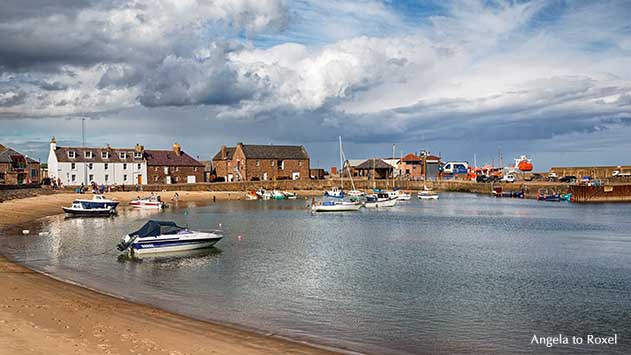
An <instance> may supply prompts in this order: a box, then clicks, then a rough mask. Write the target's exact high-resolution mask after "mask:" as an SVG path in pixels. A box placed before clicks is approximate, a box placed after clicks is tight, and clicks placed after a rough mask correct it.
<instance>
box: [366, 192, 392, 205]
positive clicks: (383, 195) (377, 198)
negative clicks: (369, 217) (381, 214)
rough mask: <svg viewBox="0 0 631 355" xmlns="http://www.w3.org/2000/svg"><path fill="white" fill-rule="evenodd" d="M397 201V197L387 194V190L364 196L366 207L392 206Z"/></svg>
mask: <svg viewBox="0 0 631 355" xmlns="http://www.w3.org/2000/svg"><path fill="white" fill-rule="evenodd" d="M397 201H398V198H397V197H396V196H393V195H391V194H388V193H387V192H379V193H376V194H370V195H368V196H366V202H364V206H365V207H366V208H382V207H394V206H395V205H396V204H397Z"/></svg>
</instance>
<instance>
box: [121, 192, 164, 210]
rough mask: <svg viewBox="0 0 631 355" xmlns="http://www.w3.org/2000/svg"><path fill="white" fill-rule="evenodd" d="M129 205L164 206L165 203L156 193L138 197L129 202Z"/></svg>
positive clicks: (142, 206)
mask: <svg viewBox="0 0 631 355" xmlns="http://www.w3.org/2000/svg"><path fill="white" fill-rule="evenodd" d="M129 205H130V206H132V207H134V208H157V209H160V208H164V207H166V204H165V203H164V202H163V201H162V200H161V199H160V196H158V195H151V196H149V197H143V198H138V199H135V200H133V201H130V202H129Z"/></svg>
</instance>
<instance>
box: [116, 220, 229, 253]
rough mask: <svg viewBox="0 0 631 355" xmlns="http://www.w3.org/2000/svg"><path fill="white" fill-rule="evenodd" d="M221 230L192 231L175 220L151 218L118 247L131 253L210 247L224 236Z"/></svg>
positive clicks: (124, 238)
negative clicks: (155, 219)
mask: <svg viewBox="0 0 631 355" xmlns="http://www.w3.org/2000/svg"><path fill="white" fill-rule="evenodd" d="M221 233H222V231H221V230H212V231H192V230H189V229H188V228H185V227H180V226H178V225H177V224H175V222H167V221H154V220H150V221H148V222H147V223H145V225H144V226H142V227H141V228H140V229H139V230H137V231H135V232H132V233H129V234H127V235H126V236H124V237H123V238H122V240H121V242H120V243H119V244H118V245H117V248H118V250H119V251H121V252H127V253H129V254H131V255H138V254H148V253H161V252H173V251H184V250H195V249H203V248H210V247H212V246H213V245H215V243H217V242H218V241H220V240H221V239H222V238H223V235H222V234H221Z"/></svg>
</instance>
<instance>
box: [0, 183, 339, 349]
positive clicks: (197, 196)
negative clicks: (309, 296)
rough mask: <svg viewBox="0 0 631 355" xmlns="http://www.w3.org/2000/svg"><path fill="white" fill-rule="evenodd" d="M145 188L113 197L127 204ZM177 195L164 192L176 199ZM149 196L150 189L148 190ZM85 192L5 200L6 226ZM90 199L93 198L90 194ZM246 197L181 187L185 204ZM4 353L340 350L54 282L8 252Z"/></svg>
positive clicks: (1, 282)
mask: <svg viewBox="0 0 631 355" xmlns="http://www.w3.org/2000/svg"><path fill="white" fill-rule="evenodd" d="M138 194H139V193H138V192H116V193H110V194H107V195H108V197H112V198H114V199H117V200H119V201H121V202H122V203H123V204H125V203H126V202H128V201H130V200H132V199H134V198H135V197H136V196H137V195H138ZM173 194H174V192H164V193H160V195H161V196H162V198H163V199H164V200H165V201H169V200H170V199H171V197H172V195H173ZM141 195H147V193H144V194H143V193H141ZM78 196H79V195H76V194H70V193H59V194H53V195H46V196H38V197H32V198H25V199H19V200H11V201H7V202H4V203H0V230H1V229H2V228H5V227H8V226H11V225H14V224H19V223H25V222H28V221H30V220H33V219H36V218H40V217H44V216H47V215H54V214H58V213H60V211H61V206H62V205H68V204H70V203H71V202H72V201H73V200H74V199H75V198H77V197H78ZM82 196H90V195H82ZM213 196H214V197H215V198H216V199H217V200H222V199H238V198H243V193H238V192H232V193H229V192H179V201H180V202H205V203H208V202H211V201H212V200H213ZM0 354H11V355H15V354H169V355H183V354H254V355H256V354H333V352H330V351H327V350H323V349H319V348H315V347H311V346H308V345H304V344H300V343H295V342H291V341H287V340H284V339H280V338H277V337H272V336H264V335H260V334H257V333H254V332H249V331H245V330H240V329H235V328H232V327H228V326H223V325H220V324H212V323H208V322H202V321H197V320H193V319H190V318H187V317H183V316H179V315H176V314H173V313H169V312H165V311H162V310H159V309H155V308H152V307H147V306H143V305H139V304H135V303H131V302H128V301H125V300H121V299H117V298H114V297H110V296H107V295H103V294H100V293H98V292H94V291H91V290H88V289H84V288H81V287H78V286H74V285H71V284H67V283H64V282H61V281H57V280H54V279H52V278H49V277H47V276H45V275H43V274H39V273H36V272H33V271H31V270H29V269H28V268H25V267H23V266H21V265H17V264H15V263H12V262H10V261H8V260H7V259H5V258H3V257H1V256H0Z"/></svg>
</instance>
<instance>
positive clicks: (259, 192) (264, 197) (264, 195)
mask: <svg viewBox="0 0 631 355" xmlns="http://www.w3.org/2000/svg"><path fill="white" fill-rule="evenodd" d="M256 195H257V196H258V197H259V198H260V199H261V200H269V199H270V198H272V194H271V193H270V192H269V191H267V190H265V189H264V188H260V189H258V190H256Z"/></svg>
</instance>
